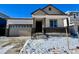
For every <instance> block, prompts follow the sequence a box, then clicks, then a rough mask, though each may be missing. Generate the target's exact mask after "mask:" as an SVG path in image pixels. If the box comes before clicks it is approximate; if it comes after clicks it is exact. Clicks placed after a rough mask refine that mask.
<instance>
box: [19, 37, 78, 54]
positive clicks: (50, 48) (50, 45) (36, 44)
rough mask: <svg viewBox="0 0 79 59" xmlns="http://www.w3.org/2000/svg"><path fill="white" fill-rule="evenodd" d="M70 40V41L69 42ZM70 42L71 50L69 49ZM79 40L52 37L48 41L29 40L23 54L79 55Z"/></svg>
mask: <svg viewBox="0 0 79 59" xmlns="http://www.w3.org/2000/svg"><path fill="white" fill-rule="evenodd" d="M67 40H68V41H67ZM68 42H69V49H68ZM77 46H78V38H71V37H50V38H48V39H34V40H31V39H28V41H27V42H26V44H25V45H24V47H23V49H22V50H21V52H20V53H22V54H73V53H79V49H77V48H76V47H77Z"/></svg>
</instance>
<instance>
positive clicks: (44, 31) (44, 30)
mask: <svg viewBox="0 0 79 59" xmlns="http://www.w3.org/2000/svg"><path fill="white" fill-rule="evenodd" d="M43 22H44V27H43V33H44V34H46V29H45V28H46V18H44V20H43Z"/></svg>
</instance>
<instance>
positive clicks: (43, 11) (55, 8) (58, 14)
mask: <svg viewBox="0 0 79 59" xmlns="http://www.w3.org/2000/svg"><path fill="white" fill-rule="evenodd" d="M49 6H51V7H53V8H55V9H56V10H58V11H59V12H61V13H62V14H61V15H65V13H64V12H63V11H61V10H59V9H58V8H56V7H54V6H53V5H51V4H49V5H47V6H46V7H44V8H42V9H40V8H39V9H37V10H35V11H34V12H33V13H32V14H34V13H35V12H37V11H38V10H41V11H43V12H44V13H45V14H46V15H60V14H49V13H47V12H46V11H44V9H45V8H47V7H49Z"/></svg>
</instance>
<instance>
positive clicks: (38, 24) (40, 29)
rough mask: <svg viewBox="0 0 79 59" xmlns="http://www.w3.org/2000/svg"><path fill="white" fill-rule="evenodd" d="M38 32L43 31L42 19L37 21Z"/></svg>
mask: <svg viewBox="0 0 79 59" xmlns="http://www.w3.org/2000/svg"><path fill="white" fill-rule="evenodd" d="M36 32H42V21H36Z"/></svg>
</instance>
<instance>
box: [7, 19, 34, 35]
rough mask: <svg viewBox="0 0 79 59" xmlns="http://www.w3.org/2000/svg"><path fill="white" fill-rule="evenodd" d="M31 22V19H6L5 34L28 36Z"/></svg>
mask: <svg viewBox="0 0 79 59" xmlns="http://www.w3.org/2000/svg"><path fill="white" fill-rule="evenodd" d="M32 24H33V20H32V19H13V20H12V19H11V20H10V19H9V20H8V21H7V29H8V31H7V34H8V36H29V35H31V28H32Z"/></svg>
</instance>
